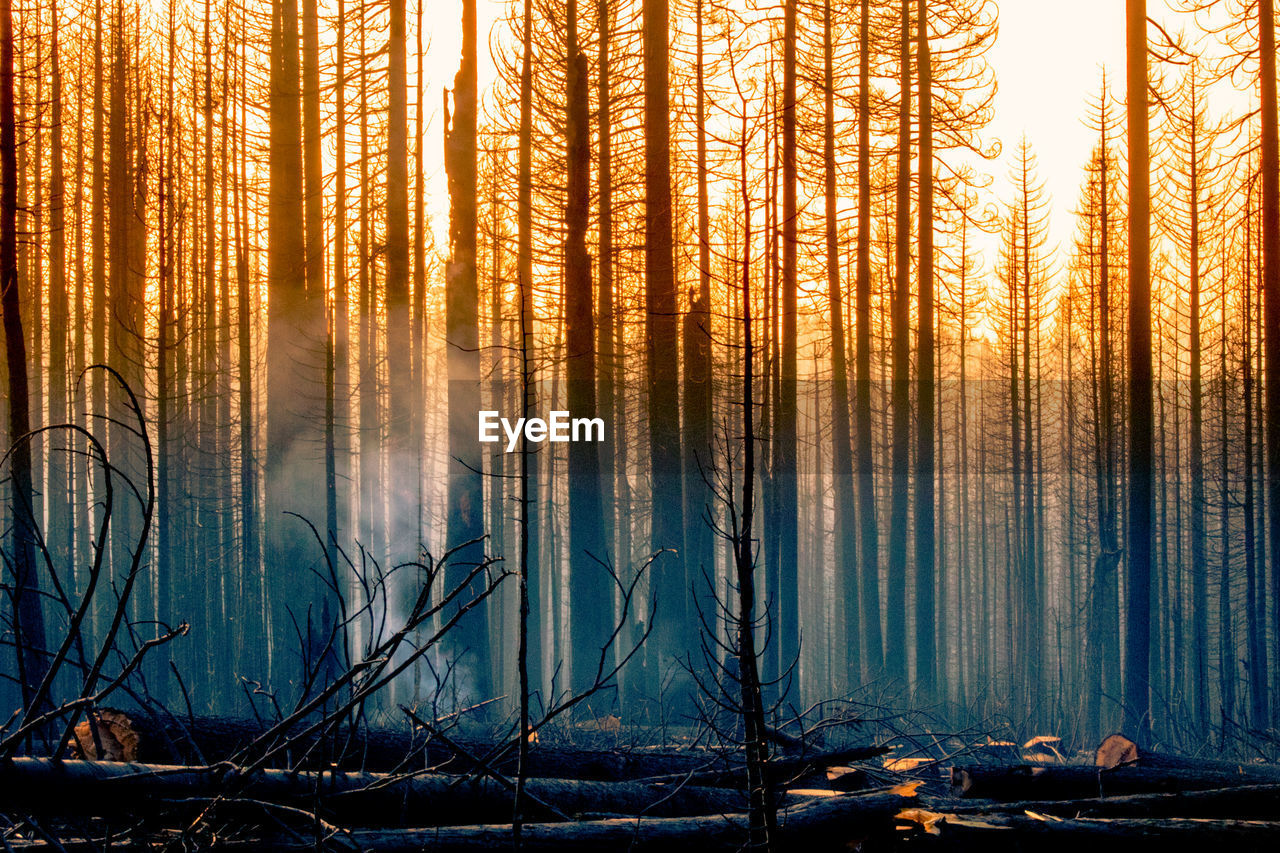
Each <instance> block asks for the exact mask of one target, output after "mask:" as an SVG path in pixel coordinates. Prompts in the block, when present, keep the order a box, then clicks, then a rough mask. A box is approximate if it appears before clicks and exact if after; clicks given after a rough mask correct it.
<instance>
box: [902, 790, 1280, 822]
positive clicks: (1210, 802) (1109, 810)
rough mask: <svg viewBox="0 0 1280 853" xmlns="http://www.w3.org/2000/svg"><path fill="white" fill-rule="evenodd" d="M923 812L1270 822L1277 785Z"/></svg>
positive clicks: (933, 802)
mask: <svg viewBox="0 0 1280 853" xmlns="http://www.w3.org/2000/svg"><path fill="white" fill-rule="evenodd" d="M923 805H924V806H925V807H926V808H929V809H932V810H934V811H938V812H947V813H949V814H958V815H973V814H1022V813H1023V812H1028V811H1030V812H1037V813H1042V814H1051V815H1056V816H1058V817H1067V818H1069V817H1132V818H1163V817H1170V818H1224V819H1225V818H1233V819H1240V820H1270V819H1272V818H1274V817H1276V816H1277V815H1280V785H1241V786H1239V787H1231V788H1212V789H1209V790H1204V791H1174V792H1172V793H1167V794H1128V795H1123V796H1116V797H1093V798H1090V799H1084V800H1018V801H1014V802H993V801H980V802H977V801H966V802H964V803H957V802H956V801H954V800H950V799H946V798H925V799H924V802H923Z"/></svg>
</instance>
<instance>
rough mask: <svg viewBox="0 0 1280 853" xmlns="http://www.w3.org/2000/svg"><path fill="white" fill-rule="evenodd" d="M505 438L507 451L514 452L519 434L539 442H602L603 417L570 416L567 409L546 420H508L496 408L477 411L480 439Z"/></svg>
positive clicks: (552, 414) (498, 439)
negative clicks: (504, 436)
mask: <svg viewBox="0 0 1280 853" xmlns="http://www.w3.org/2000/svg"><path fill="white" fill-rule="evenodd" d="M499 430H501V431H502V433H503V434H505V435H506V437H507V453H514V452H515V449H516V445H517V444H519V443H520V436H521V435H524V437H525V439H526V440H527V441H532V442H534V443H535V444H541V443H542V442H544V441H604V418H571V417H569V413H568V412H561V411H555V412H552V413H551V417H550V418H548V419H547V420H543V419H542V418H517V419H516V421H515V423H512V422H511V421H510V420H508V419H507V418H504V417H502V416H501V415H500V414H499V413H498V412H496V411H484V412H481V413H480V440H481V441H484V442H494V441H500V440H501V438H502V436H501V435H499Z"/></svg>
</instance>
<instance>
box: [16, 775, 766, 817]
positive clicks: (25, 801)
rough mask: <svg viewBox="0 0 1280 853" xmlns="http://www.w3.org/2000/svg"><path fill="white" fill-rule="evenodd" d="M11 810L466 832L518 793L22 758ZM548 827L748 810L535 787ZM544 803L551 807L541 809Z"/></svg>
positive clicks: (736, 804)
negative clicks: (283, 808) (296, 811)
mask: <svg viewBox="0 0 1280 853" xmlns="http://www.w3.org/2000/svg"><path fill="white" fill-rule="evenodd" d="M0 790H4V791H6V792H9V793H8V794H7V795H6V797H5V807H6V808H7V809H13V810H17V811H22V812H27V813H32V814H52V815H59V816H65V815H72V814H75V815H111V814H127V813H145V812H157V811H163V810H166V809H171V808H174V807H175V805H177V804H185V805H186V806H192V805H195V806H198V807H203V806H204V805H206V804H209V803H215V802H219V801H237V800H239V801H243V800H254V801H261V802H270V803H277V804H283V805H293V806H299V807H305V808H307V809H309V810H315V811H316V813H317V814H319V815H321V816H322V817H324V818H325V819H328V820H332V821H334V822H336V823H343V824H347V825H357V826H375V825H386V826H404V825H409V824H416V825H423V826H425V825H456V824H476V823H492V822H495V821H502V820H507V819H509V818H510V815H511V812H512V802H513V795H512V791H511V789H510V787H509V786H507V785H504V784H502V782H500V781H498V780H494V779H490V778H483V777H475V778H468V777H461V776H453V775H447V774H441V773H421V774H406V775H401V776H395V775H387V774H375V773H364V772H355V773H346V772H341V771H336V772H319V773H316V772H294V771H284V770H262V771H258V772H256V773H252V774H242V773H240V771H239V770H238V768H236V767H234V766H232V765H214V766H204V767H177V766H168V765H152V764H138V763H131V762H97V761H55V760H52V759H46V758H18V759H14V760H12V761H9V762H6V763H3V764H0ZM526 791H527V792H528V794H529V797H530V799H531V801H532V803H533V804H534V807H533V811H534V814H535V815H536V816H537V817H538V818H539V819H555V818H556V817H558V816H560V815H569V816H572V815H575V814H581V813H586V812H610V813H615V814H630V815H651V816H654V817H681V816H689V815H700V814H720V813H724V812H733V811H738V810H741V809H745V808H746V800H745V797H744V796H743V795H742V794H741V793H740V792H738V791H736V790H731V789H724V788H697V787H692V786H676V785H656V784H642V783H630V782H591V781H580V780H566V779H530V780H528V781H527V783H526ZM539 804H541V805H539Z"/></svg>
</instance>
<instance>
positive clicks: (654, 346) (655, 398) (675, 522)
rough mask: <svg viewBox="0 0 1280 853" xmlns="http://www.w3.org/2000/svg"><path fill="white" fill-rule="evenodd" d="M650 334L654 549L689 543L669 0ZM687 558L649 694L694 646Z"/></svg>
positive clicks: (659, 627)
mask: <svg viewBox="0 0 1280 853" xmlns="http://www.w3.org/2000/svg"><path fill="white" fill-rule="evenodd" d="M643 26H644V149H645V170H644V172H645V192H644V198H645V204H644V209H645V214H644V216H645V226H644V234H645V241H644V244H645V251H644V287H645V311H646V314H645V338H646V343H647V348H646V352H647V355H648V373H647V383H648V397H649V403H648V405H649V462H650V467H651V470H650V475H651V477H652V483H653V487H652V498H653V518H652V537H651V540H650V548H651V549H652V550H654V551H657V550H659V549H665V548H670V549H679V548H681V547H682V546H683V544H684V527H683V518H682V515H683V509H684V494H683V493H684V488H683V484H682V482H681V476H680V399H679V394H678V388H679V383H678V379H679V371H680V367H679V361H678V354H679V327H678V319H677V315H676V282H675V267H674V264H675V237H674V235H673V233H672V216H671V142H670V134H671V129H670V119H671V115H670V98H669V94H668V93H669V85H670V84H669V81H668V79H667V76H668V62H669V56H668V33H667V27H668V10H667V0H644V2H643ZM684 577H685V575H684V569H683V561H682V560H681V558H680V556H679V554H678V553H676V552H675V551H674V550H673V551H672V552H671V553H667V554H663V555H662V556H661V557H659V558H658V560H657V562H656V563H655V564H654V570H653V571H652V573H651V575H650V582H651V583H652V584H654V585H655V586H654V588H655V589H657V590H662V595H661V601H660V602H659V605H658V611H657V615H656V616H655V625H654V637H653V642H654V643H655V645H656V649H655V650H654V651H655V653H656V655H657V657H656V660H657V662H658V665H657V666H655V667H653V668H652V669H651V671H650V672H649V678H650V684H649V693H650V695H651V696H655V697H656V696H657V695H658V692H659V691H658V686H659V684H660V683H661V682H660V679H661V675H660V672H661V670H662V669H664V668H666V667H667V666H669V665H672V664H673V663H674V658H675V656H676V655H678V654H680V652H681V650H683V649H685V648H687V645H686V644H687V640H688V631H687V627H688V617H687V612H686V606H685V602H686V600H687V598H688V596H687V595H686V594H685V593H686V590H684V589H681V588H680V587H681V586H682V585H683V583H684Z"/></svg>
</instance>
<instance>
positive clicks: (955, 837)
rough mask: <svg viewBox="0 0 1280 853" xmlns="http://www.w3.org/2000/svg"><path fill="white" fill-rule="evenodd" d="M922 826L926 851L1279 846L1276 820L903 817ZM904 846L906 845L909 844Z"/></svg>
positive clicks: (1122, 852) (1104, 852)
mask: <svg viewBox="0 0 1280 853" xmlns="http://www.w3.org/2000/svg"><path fill="white" fill-rule="evenodd" d="M902 817H904V818H907V819H908V820H909V822H911V823H915V824H917V825H921V826H926V827H928V829H927V830H926V832H927V833H928V834H925V833H920V834H918V835H917V836H915V837H914V838H913V839H911V841H914V842H918V843H919V845H920V846H921V847H922V848H923V847H928V849H930V850H938V849H947V848H949V847H950V848H952V849H956V850H982V851H984V853H986V851H1005V850H1008V851H1026V850H1035V851H1037V853H1041V851H1050V852H1051V853H1052V852H1053V851H1063V852H1064V853H1079V851H1080V849H1081V845H1087V847H1088V850H1089V851H1090V853H1108V851H1117V853H1133V851H1134V849H1135V847H1137V848H1138V849H1157V848H1158V849H1162V850H1166V849H1167V850H1186V849H1195V848H1201V847H1206V846H1210V845H1229V846H1230V848H1231V849H1232V850H1233V851H1255V850H1256V851H1273V850H1276V849H1277V846H1278V845H1280V822H1275V821H1245V820H1196V819H1178V818H1121V819H1100V818H1081V819H1073V820H1063V819H1060V818H1054V817H1048V816H1045V815H1041V814H1037V813H1029V814H1024V815H1003V814H982V815H972V816H970V815H948V814H945V813H943V814H930V813H927V812H922V811H921V810H918V809H913V810H911V811H910V812H908V813H905V814H903V815H902ZM905 846H911V845H910V844H908V845H905Z"/></svg>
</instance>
